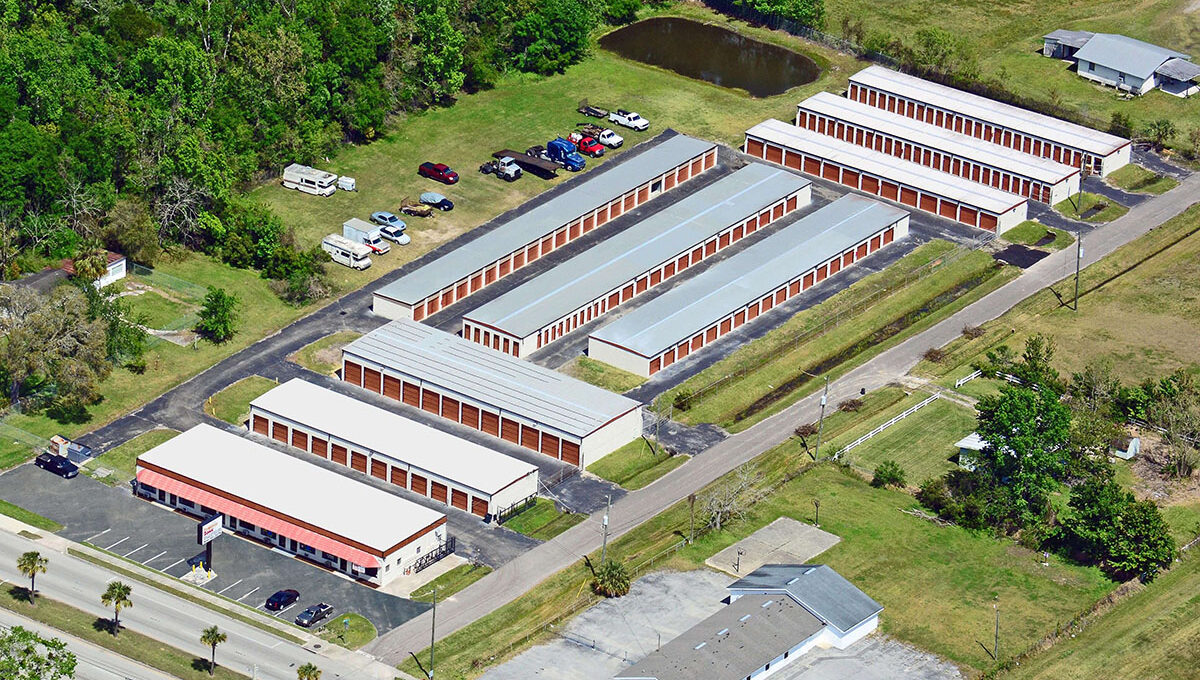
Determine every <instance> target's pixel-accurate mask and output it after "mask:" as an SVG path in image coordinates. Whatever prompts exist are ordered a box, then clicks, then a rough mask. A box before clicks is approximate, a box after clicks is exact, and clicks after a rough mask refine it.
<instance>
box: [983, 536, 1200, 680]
mask: <svg viewBox="0 0 1200 680" xmlns="http://www.w3.org/2000/svg"><path fill="white" fill-rule="evenodd" d="M1197 593H1200V555H1196V554H1195V551H1194V550H1193V551H1192V553H1191V554H1189V555H1188V556H1186V557H1184V558H1183V559H1182V560H1181V561H1180V562H1178V563H1176V565H1175V566H1174V568H1172V569H1171V570H1170V571H1168V572H1166V573H1165V574H1160V575H1159V576H1158V578H1156V579H1154V581H1152V582H1150V584H1148V585H1147V586H1146V587H1145V588H1144V589H1142V590H1141V591H1140V592H1138V593H1135V594H1133V595H1131V596H1129V597H1128V598H1126V599H1124V600H1122V601H1120V602H1119V603H1117V604H1116V605H1115V606H1114V607H1113V608H1112V609H1111V610H1109V611H1108V612H1106V613H1104V614H1103V615H1102V616H1101V617H1099V618H1098V619H1097V620H1095V621H1093V622H1092V623H1091V625H1089V626H1087V627H1086V628H1084V629H1083V630H1082V631H1078V632H1077V633H1076V634H1075V635H1072V636H1071V637H1070V638H1067V639H1064V640H1062V641H1061V642H1059V643H1058V644H1057V645H1055V646H1054V647H1052V648H1050V649H1049V650H1047V651H1045V652H1042V653H1040V654H1036V655H1034V656H1033V657H1032V658H1028V659H1025V660H1023V661H1021V665H1020V666H1018V667H1016V668H1013V669H1012V670H1011V671H1009V672H1007V673H1004V674H1002V675H1000V677H1001V678H1002V679H1004V680H1085V679H1091V678H1140V679H1142V680H1176V679H1179V678H1196V677H1197V673H1198V669H1200V645H1198V644H1196V641H1197V640H1200V595H1197Z"/></svg>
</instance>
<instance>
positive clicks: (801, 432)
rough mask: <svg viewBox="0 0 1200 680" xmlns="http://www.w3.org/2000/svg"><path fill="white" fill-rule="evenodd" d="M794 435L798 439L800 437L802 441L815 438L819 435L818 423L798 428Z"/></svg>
mask: <svg viewBox="0 0 1200 680" xmlns="http://www.w3.org/2000/svg"><path fill="white" fill-rule="evenodd" d="M793 433H794V434H795V435H796V436H797V437H800V438H801V439H804V438H806V437H812V436H815V435H816V434H817V424H816V423H806V424H804V425H801V426H800V427H797V428H796V429H795V430H793Z"/></svg>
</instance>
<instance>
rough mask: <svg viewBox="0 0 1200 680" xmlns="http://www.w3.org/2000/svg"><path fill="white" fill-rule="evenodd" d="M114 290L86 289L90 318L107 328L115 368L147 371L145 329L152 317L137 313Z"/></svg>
mask: <svg viewBox="0 0 1200 680" xmlns="http://www.w3.org/2000/svg"><path fill="white" fill-rule="evenodd" d="M112 288H113V287H112V286H109V287H106V288H104V289H97V288H96V287H95V286H91V285H86V286H83V292H84V294H85V295H86V296H87V301H88V318H89V319H91V320H92V321H98V322H99V323H101V324H103V325H104V328H105V334H104V338H105V342H104V346H105V351H106V352H107V353H108V360H109V361H110V362H112V363H113V364H114V365H123V366H127V367H129V368H130V369H131V370H134V371H138V372H140V371H139V367H141V368H142V369H144V368H145V362H144V361H143V360H142V357H143V355H145V353H146V342H147V339H148V337H149V334H148V333H147V332H146V328H145V326H146V324H148V323H149V317H148V316H147V315H146V314H135V313H134V311H133V308H132V307H131V306H130V304H129V302H128V301H127V300H128V298H123V297H120V296H118V295H117V294H116V292H115V291H113V290H112Z"/></svg>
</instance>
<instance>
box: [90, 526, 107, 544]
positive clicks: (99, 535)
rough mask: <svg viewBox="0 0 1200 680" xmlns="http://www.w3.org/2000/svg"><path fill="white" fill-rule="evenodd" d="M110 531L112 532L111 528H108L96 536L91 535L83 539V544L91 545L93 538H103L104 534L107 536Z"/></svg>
mask: <svg viewBox="0 0 1200 680" xmlns="http://www.w3.org/2000/svg"><path fill="white" fill-rule="evenodd" d="M110 531H112V527H109V528H107V529H105V530H104V531H101V532H100V533H98V534H92V535H91V536H88V537H87V538H85V539H83V542H84V543H91V542H92V539H93V538H99V537H101V536H103V535H104V534H107V533H108V532H110Z"/></svg>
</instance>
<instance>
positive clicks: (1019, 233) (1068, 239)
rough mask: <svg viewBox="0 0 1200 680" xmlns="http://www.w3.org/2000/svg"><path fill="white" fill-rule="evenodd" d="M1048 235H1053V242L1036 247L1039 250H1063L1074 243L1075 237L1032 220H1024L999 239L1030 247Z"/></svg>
mask: <svg viewBox="0 0 1200 680" xmlns="http://www.w3.org/2000/svg"><path fill="white" fill-rule="evenodd" d="M1048 234H1053V235H1054V240H1053V241H1051V242H1050V243H1048V244H1046V245H1042V246H1038V247H1039V248H1044V249H1046V250H1062V249H1063V248H1066V247H1067V246H1069V245H1071V244H1072V243H1074V242H1075V237H1074V236H1072V235H1070V234H1068V233H1067V232H1065V231H1063V230H1062V229H1055V228H1054V227H1047V226H1046V225H1044V224H1042V223H1041V222H1036V221H1034V220H1026V221H1024V222H1022V223H1020V224H1018V225H1017V226H1015V227H1013V228H1012V229H1009V230H1008V231H1006V232H1004V235H1003V236H1002V237H1001V238H1003V239H1004V240H1005V241H1008V242H1009V243H1019V244H1021V245H1025V246H1032V245H1034V244H1036V243H1037V242H1039V241H1041V240H1042V239H1043V238H1045V237H1046V236H1047V235H1048Z"/></svg>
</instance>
